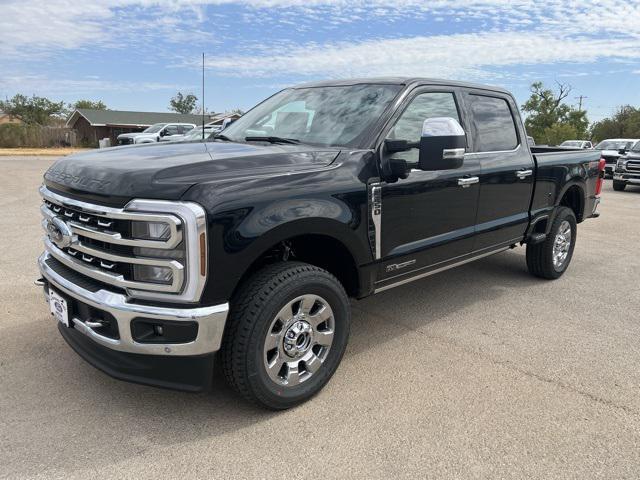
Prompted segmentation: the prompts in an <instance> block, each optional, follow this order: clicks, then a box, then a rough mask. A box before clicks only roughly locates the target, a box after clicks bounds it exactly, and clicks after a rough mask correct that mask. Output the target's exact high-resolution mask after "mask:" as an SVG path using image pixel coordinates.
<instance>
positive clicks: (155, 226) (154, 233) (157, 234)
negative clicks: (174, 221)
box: [131, 222, 171, 240]
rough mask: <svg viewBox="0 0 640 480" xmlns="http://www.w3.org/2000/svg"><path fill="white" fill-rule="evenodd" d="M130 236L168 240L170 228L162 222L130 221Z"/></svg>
mask: <svg viewBox="0 0 640 480" xmlns="http://www.w3.org/2000/svg"><path fill="white" fill-rule="evenodd" d="M131 236H132V237H133V238H139V239H142V240H168V239H169V237H171V229H170V228H169V224H168V223H163V222H131Z"/></svg>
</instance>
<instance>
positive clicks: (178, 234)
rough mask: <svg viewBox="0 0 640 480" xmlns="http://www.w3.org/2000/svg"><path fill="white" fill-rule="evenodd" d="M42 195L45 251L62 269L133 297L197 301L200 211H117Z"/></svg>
mask: <svg viewBox="0 0 640 480" xmlns="http://www.w3.org/2000/svg"><path fill="white" fill-rule="evenodd" d="M40 192H41V195H42V196H43V203H42V206H41V213H42V216H43V221H42V224H43V228H44V230H45V232H46V233H47V236H45V238H44V243H45V249H46V251H47V252H48V254H49V255H50V257H51V258H53V259H55V260H56V261H57V262H58V263H59V264H61V265H63V266H64V267H65V268H67V269H69V270H71V271H74V272H76V273H78V274H80V275H82V276H83V277H87V278H90V279H92V280H94V281H96V282H100V283H102V284H106V285H110V286H112V287H115V288H116V289H122V290H125V291H127V292H128V293H129V294H130V295H131V296H134V297H139V298H147V299H155V298H158V299H167V300H169V299H170V300H171V301H197V300H198V298H199V295H200V293H201V291H202V288H203V286H204V275H202V269H201V266H200V262H201V255H200V251H199V250H200V245H201V241H200V236H201V235H205V237H206V224H205V221H204V220H205V219H204V211H203V210H202V208H201V207H200V206H198V205H196V204H191V203H188V202H166V201H158V200H133V201H132V202H130V203H129V204H128V205H127V206H125V207H124V208H123V209H117V208H112V207H105V206H101V205H96V204H90V203H85V202H80V201H78V200H74V199H70V198H67V197H64V196H61V195H59V194H57V193H53V192H51V191H50V190H48V189H47V188H46V187H42V188H41V190H40ZM59 227H60V228H59ZM204 245H206V244H204ZM66 276H67V275H65V277H66ZM196 296H197V297H198V298H196Z"/></svg>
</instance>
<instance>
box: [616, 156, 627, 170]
mask: <svg viewBox="0 0 640 480" xmlns="http://www.w3.org/2000/svg"><path fill="white" fill-rule="evenodd" d="M626 163H627V160H626V159H622V158H620V159H618V163H616V168H624V167H625V164H626Z"/></svg>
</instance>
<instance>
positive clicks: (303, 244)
mask: <svg viewBox="0 0 640 480" xmlns="http://www.w3.org/2000/svg"><path fill="white" fill-rule="evenodd" d="M603 168H604V161H603V160H601V158H600V152H596V151H590V150H575V151H571V150H568V149H564V148H562V149H560V148H540V147H529V146H528V144H527V140H526V133H525V130H524V126H523V123H522V120H521V118H520V116H519V114H518V106H517V103H516V101H515V99H514V97H513V96H512V95H511V94H510V93H509V92H507V91H505V90H502V89H498V88H494V87H487V86H479V85H473V84H467V83H460V82H447V81H438V80H429V79H422V78H412V79H409V78H408V79H397V78H394V79H370V80H342V81H330V82H318V83H313V84H307V85H302V86H298V87H293V88H288V89H285V90H283V91H281V92H279V93H277V94H275V95H273V96H272V97H270V98H269V99H267V100H265V101H264V102H262V103H260V104H259V105H258V106H256V107H255V108H253V109H252V110H251V111H249V112H248V113H246V114H245V115H244V116H242V117H241V118H240V119H238V120H237V121H236V122H234V123H233V124H232V125H230V126H228V127H227V128H226V129H225V130H223V131H222V132H221V133H219V134H217V135H216V136H215V137H214V138H213V139H211V140H210V141H208V142H180V143H170V144H167V145H146V146H140V147H124V148H119V149H111V150H103V151H92V152H88V153H82V154H76V155H73V156H68V157H64V158H62V159H60V160H58V161H57V162H56V163H55V164H54V165H53V166H52V167H51V168H50V169H49V170H48V171H47V172H46V174H45V176H44V184H43V186H42V187H41V189H40V193H41V195H42V197H43V200H44V202H43V205H42V214H43V216H44V226H45V231H46V232H47V235H48V236H47V237H45V240H44V243H45V252H44V253H43V254H42V256H40V258H39V260H38V264H39V268H40V271H41V273H42V279H41V280H40V282H41V283H42V284H43V287H44V292H45V295H46V297H47V298H48V302H49V305H50V308H51V312H52V313H53V314H54V316H55V318H56V319H57V321H58V329H59V331H60V333H61V334H62V337H63V338H64V339H65V340H66V341H67V343H68V344H69V345H70V346H71V347H72V348H73V349H74V350H76V351H77V352H78V353H79V354H80V355H81V356H82V357H83V358H85V359H86V360H87V361H88V362H89V363H91V364H92V365H94V366H95V367H97V368H99V369H101V370H103V371H104V372H106V373H108V374H109V375H112V376H114V377H116V378H120V379H123V380H127V381H134V382H139V383H143V384H147V385H155V386H161V387H168V388H174V389H180V390H189V391H200V390H203V389H207V388H209V387H210V386H211V381H212V371H213V365H214V362H215V361H219V362H221V364H222V370H223V371H224V372H225V375H226V378H227V379H228V381H229V382H230V384H231V385H232V386H233V387H234V388H235V389H236V390H237V391H238V392H239V393H240V394H241V395H242V396H244V397H245V398H247V399H249V400H251V401H253V402H256V403H258V404H260V405H263V406H265V407H268V408H272V409H284V408H289V407H292V406H293V405H296V404H299V403H301V402H303V401H305V400H307V399H309V398H310V397H311V396H313V395H314V394H316V393H317V392H318V391H320V390H321V389H322V387H323V386H324V385H325V384H326V383H327V382H328V381H329V379H330V378H331V376H332V375H333V373H334V372H335V370H336V368H337V367H338V365H339V363H340V361H341V359H342V356H343V354H344V352H345V348H346V346H347V341H348V337H349V330H350V327H351V320H350V319H351V314H350V303H349V297H353V298H358V299H359V298H364V297H367V296H369V295H372V294H376V293H379V292H383V291H386V290H388V289H390V288H394V287H398V286H400V285H403V284H406V283H408V282H412V281H415V280H418V279H420V278H424V277H426V276H428V275H432V274H435V273H438V272H441V271H443V270H446V269H449V268H453V267H456V266H458V265H462V264H465V263H468V262H471V261H474V260H477V259H480V258H483V257H486V256H488V255H492V254H495V253H498V252H503V251H505V250H507V249H510V248H514V247H517V246H518V245H526V259H527V266H528V269H529V271H530V272H531V274H532V275H534V276H536V277H541V278H544V279H556V278H558V277H560V276H561V275H563V274H564V273H565V272H566V271H567V268H568V267H569V264H570V262H571V258H572V256H573V253H574V247H575V243H576V231H577V225H578V224H579V223H580V222H582V221H583V220H585V219H587V218H590V217H595V216H597V215H598V214H597V212H596V209H597V206H598V203H599V200H600V191H601V188H602V175H601V174H602V172H603ZM70 192H73V194H71V193H70ZM424 294H425V295H428V292H424ZM389 301H393V299H392V297H389ZM408 368H414V367H408ZM415 368H418V366H417V365H416V366H415ZM419 368H428V366H426V367H425V366H424V365H420V366H419ZM371 374H375V372H371Z"/></svg>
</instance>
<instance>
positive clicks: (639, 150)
mask: <svg viewBox="0 0 640 480" xmlns="http://www.w3.org/2000/svg"><path fill="white" fill-rule="evenodd" d="M627 185H640V141H638V142H636V143H635V145H634V146H633V147H631V149H629V151H628V152H627V153H626V154H625V155H623V156H621V157H620V158H619V159H618V163H617V164H616V170H615V172H614V174H613V189H614V190H617V191H618V192H621V191H622V190H624V189H625V188H626V186H627Z"/></svg>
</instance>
